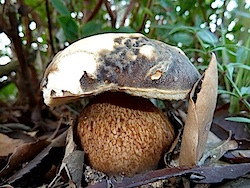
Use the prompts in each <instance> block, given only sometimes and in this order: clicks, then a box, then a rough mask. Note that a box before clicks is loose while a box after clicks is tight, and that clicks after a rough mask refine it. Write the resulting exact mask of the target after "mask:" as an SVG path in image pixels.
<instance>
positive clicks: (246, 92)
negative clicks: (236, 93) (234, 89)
mask: <svg viewBox="0 0 250 188" xmlns="http://www.w3.org/2000/svg"><path fill="white" fill-rule="evenodd" d="M240 92H241V95H242V96H246V97H247V96H250V87H241V88H240Z"/></svg>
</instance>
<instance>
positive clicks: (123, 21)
mask: <svg viewBox="0 0 250 188" xmlns="http://www.w3.org/2000/svg"><path fill="white" fill-rule="evenodd" d="M135 3H136V0H131V1H130V3H129V5H128V7H127V9H126V12H125V13H124V16H123V18H122V22H121V27H123V26H124V24H125V21H126V19H127V17H128V14H129V12H131V10H132V9H133V7H134V5H135Z"/></svg>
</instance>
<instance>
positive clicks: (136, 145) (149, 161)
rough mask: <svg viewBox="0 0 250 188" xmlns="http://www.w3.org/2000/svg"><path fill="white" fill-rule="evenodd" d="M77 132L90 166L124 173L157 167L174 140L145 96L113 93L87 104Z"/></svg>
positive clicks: (114, 172)
mask: <svg viewBox="0 0 250 188" xmlns="http://www.w3.org/2000/svg"><path fill="white" fill-rule="evenodd" d="M77 134H78V137H79V140H80V143H81V146H82V149H83V150H84V151H85V153H86V155H87V157H88V161H89V163H90V165H91V166H92V167H93V168H95V169H97V170H100V171H102V172H104V173H106V174H108V175H125V176H133V175H134V174H137V173H143V172H145V171H148V170H153V169H156V168H157V166H158V163H159V160H160V159H161V156H162V154H163V153H164V152H166V151H167V149H168V148H169V147H170V146H171V144H172V141H173V139H174V129H173V126H172V125H171V124H170V123H169V121H168V119H167V118H166V116H165V115H164V114H163V113H162V112H161V110H160V109H158V108H156V107H155V106H154V105H153V104H152V103H151V102H150V101H149V100H148V99H144V98H140V97H135V96H130V95H128V94H125V93H114V92H106V93H103V94H100V95H98V96H96V97H95V98H94V99H93V100H92V101H91V102H90V103H89V104H88V105H87V107H86V108H85V109H84V110H83V111H82V113H81V114H80V116H79V118H78V124H77Z"/></svg>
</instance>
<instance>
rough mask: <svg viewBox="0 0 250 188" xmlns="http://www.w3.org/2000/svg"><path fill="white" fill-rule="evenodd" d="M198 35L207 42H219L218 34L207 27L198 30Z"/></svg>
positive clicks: (214, 44) (214, 43) (213, 43)
mask: <svg viewBox="0 0 250 188" xmlns="http://www.w3.org/2000/svg"><path fill="white" fill-rule="evenodd" d="M197 36H198V37H199V38H200V39H201V40H202V41H203V42H205V43H207V44H210V45H213V46H216V43H218V38H217V36H216V35H215V34H214V33H212V32H210V31H209V30H207V29H202V30H200V31H198V32H197Z"/></svg>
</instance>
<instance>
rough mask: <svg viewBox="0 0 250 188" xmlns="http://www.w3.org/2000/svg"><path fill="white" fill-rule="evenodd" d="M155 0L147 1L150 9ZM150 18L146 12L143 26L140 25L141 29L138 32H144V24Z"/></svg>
mask: <svg viewBox="0 0 250 188" xmlns="http://www.w3.org/2000/svg"><path fill="white" fill-rule="evenodd" d="M152 2H153V0H149V1H148V3H147V9H150V7H151V5H152ZM147 19H148V14H147V13H145V14H144V17H143V21H142V23H141V26H140V27H139V29H138V30H137V32H142V30H143V29H144V26H145V24H146V21H147Z"/></svg>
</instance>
